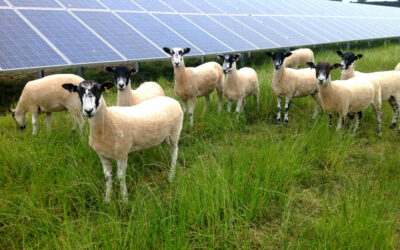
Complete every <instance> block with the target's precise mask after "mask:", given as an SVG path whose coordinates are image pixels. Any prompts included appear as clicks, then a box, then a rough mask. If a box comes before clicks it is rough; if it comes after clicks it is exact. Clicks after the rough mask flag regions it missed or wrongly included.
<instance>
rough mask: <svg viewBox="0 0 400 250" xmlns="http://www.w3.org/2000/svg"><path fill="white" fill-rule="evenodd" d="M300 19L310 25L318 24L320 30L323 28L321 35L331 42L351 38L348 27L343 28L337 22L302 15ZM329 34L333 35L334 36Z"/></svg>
mask: <svg viewBox="0 0 400 250" xmlns="http://www.w3.org/2000/svg"><path fill="white" fill-rule="evenodd" d="M302 19H304V21H305V22H304V23H307V24H310V27H315V26H318V28H320V30H323V32H321V35H324V36H325V37H327V38H328V39H330V41H331V42H335V41H348V40H352V37H353V34H352V32H351V31H350V30H348V29H343V26H342V25H341V24H340V23H338V22H333V21H332V20H329V19H324V20H326V21H323V20H322V19H321V18H320V17H304V18H302ZM329 35H331V36H333V35H335V36H336V38H334V37H330V36H329Z"/></svg>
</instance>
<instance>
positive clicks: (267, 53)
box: [265, 51, 273, 57]
mask: <svg viewBox="0 0 400 250" xmlns="http://www.w3.org/2000/svg"><path fill="white" fill-rule="evenodd" d="M265 54H266V55H267V56H270V57H272V56H273V54H272V52H269V51H268V52H265Z"/></svg>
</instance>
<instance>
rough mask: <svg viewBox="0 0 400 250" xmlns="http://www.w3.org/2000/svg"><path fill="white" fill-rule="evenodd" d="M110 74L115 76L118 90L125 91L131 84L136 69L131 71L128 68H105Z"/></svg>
mask: <svg viewBox="0 0 400 250" xmlns="http://www.w3.org/2000/svg"><path fill="white" fill-rule="evenodd" d="M105 69H106V70H107V71H108V72H110V73H113V74H114V79H115V83H116V85H117V87H118V90H121V91H122V90H124V89H126V87H127V86H128V84H131V79H130V77H131V74H132V73H133V74H134V73H135V70H134V69H129V68H128V67H116V68H115V69H113V68H112V67H106V68H105Z"/></svg>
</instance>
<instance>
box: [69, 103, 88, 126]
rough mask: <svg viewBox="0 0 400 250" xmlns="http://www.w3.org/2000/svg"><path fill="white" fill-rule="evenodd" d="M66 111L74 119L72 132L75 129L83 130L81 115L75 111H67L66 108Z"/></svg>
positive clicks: (83, 122) (83, 123)
mask: <svg viewBox="0 0 400 250" xmlns="http://www.w3.org/2000/svg"><path fill="white" fill-rule="evenodd" d="M67 109H68V111H69V112H70V113H71V115H72V118H74V125H73V127H72V130H73V131H75V130H76V128H77V127H79V129H80V130H81V132H82V130H83V126H84V125H85V121H84V120H83V118H82V115H81V114H80V113H79V112H76V111H75V109H69V108H68V107H67Z"/></svg>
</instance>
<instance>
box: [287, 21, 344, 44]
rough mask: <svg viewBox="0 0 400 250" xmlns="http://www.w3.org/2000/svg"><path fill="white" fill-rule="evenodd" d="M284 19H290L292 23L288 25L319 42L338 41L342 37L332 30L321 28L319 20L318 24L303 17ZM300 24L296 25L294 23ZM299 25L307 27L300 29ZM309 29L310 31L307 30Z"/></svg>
mask: <svg viewBox="0 0 400 250" xmlns="http://www.w3.org/2000/svg"><path fill="white" fill-rule="evenodd" d="M284 20H285V21H286V20H289V21H290V23H288V25H290V26H292V27H294V28H296V29H297V30H298V31H300V32H301V33H303V32H304V33H303V34H305V35H307V36H308V37H310V38H312V39H313V40H314V41H316V42H318V43H324V42H325V43H327V42H337V41H339V40H340V39H339V38H338V37H337V36H335V34H333V33H332V31H327V30H325V29H322V28H321V25H320V24H319V22H318V23H317V24H315V23H312V22H309V21H308V20H307V19H305V18H303V17H289V16H288V17H284ZM286 22H287V21H286ZM293 23H294V24H298V25H294V24H293ZM298 26H302V27H307V29H305V28H303V29H299V28H298ZM307 31H308V32H307Z"/></svg>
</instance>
